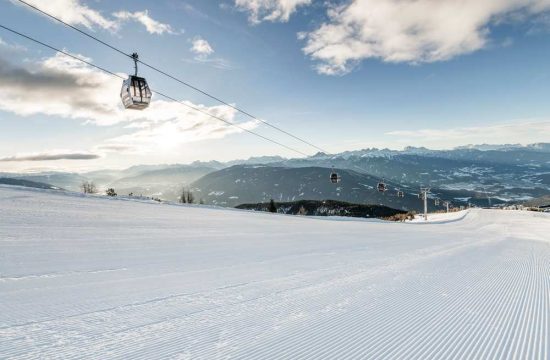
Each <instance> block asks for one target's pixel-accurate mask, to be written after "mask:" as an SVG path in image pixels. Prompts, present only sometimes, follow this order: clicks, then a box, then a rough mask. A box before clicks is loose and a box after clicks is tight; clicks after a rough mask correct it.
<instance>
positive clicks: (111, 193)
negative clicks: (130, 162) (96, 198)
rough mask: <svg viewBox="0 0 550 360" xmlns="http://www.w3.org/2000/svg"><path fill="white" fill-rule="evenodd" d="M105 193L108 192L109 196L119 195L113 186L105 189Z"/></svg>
mask: <svg viewBox="0 0 550 360" xmlns="http://www.w3.org/2000/svg"><path fill="white" fill-rule="evenodd" d="M105 194H107V196H116V195H117V193H116V192H115V189H113V188H109V189H107V191H105Z"/></svg>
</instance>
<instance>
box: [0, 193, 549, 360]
mask: <svg viewBox="0 0 550 360" xmlns="http://www.w3.org/2000/svg"><path fill="white" fill-rule="evenodd" d="M437 220H438V221H436V222H433V223H408V224H404V223H386V222H382V221H363V220H359V219H357V220H351V219H346V221H339V220H338V219H312V218H305V217H293V216H284V215H273V214H263V213H251V212H245V211H237V210H223V209H213V208H201V207H185V206H175V205H166V204H153V203H150V204H149V203H142V202H133V201H123V200H120V199H106V198H93V197H88V198H86V197H81V196H76V195H70V194H63V193H59V194H56V193H55V192H53V191H48V190H30V189H22V188H15V187H8V186H5V187H0V246H1V248H0V308H1V309H2V311H1V312H0V358H2V359H9V358H21V359H23V358H24V359H29V358H62V359H67V358H97V359H118V358H124V359H155V358H163V359H187V358H190V359H217V358H228V357H231V358H233V359H239V358H254V359H256V358H274V359H283V358H286V359H299V358H308V359H322V358H326V359H344V358H356V359H400V358H407V359H414V358H416V359H430V358H439V359H441V358H465V359H472V358H474V359H502V358H518V359H529V358H531V359H549V358H550V333H549V324H550V315H549V311H550V303H549V301H550V298H549V293H550V236H549V235H548V234H550V217H549V216H548V215H544V214H537V213H530V212H519V211H491V210H470V211H469V212H467V213H465V214H464V216H457V215H453V218H449V219H447V220H448V221H445V218H444V216H443V218H441V216H440V218H438V219H437Z"/></svg>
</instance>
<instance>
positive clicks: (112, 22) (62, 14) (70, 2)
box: [12, 0, 175, 35]
mask: <svg viewBox="0 0 550 360" xmlns="http://www.w3.org/2000/svg"><path fill="white" fill-rule="evenodd" d="M25 1H26V2H27V3H29V4H31V5H33V6H35V7H37V8H39V9H41V10H43V11H45V12H47V13H49V14H51V15H53V16H55V17H57V18H59V19H61V20H63V21H65V22H66V23H68V24H71V25H82V26H84V27H86V28H88V29H95V28H100V29H104V30H108V31H112V32H115V31H117V30H118V29H119V28H120V26H121V25H122V23H124V22H127V21H130V20H132V21H135V22H137V23H139V24H141V25H143V26H144V27H145V29H146V30H147V32H149V33H150V34H157V35H162V34H165V33H167V34H174V33H175V32H174V31H173V29H172V27H171V26H170V25H168V24H164V23H162V22H160V21H157V20H155V19H153V18H152V17H151V16H150V15H149V11H148V10H144V11H136V12H129V11H126V10H122V11H118V12H115V13H114V14H112V16H113V18H108V17H106V16H105V15H103V14H102V13H100V12H99V11H97V10H94V9H92V8H90V7H89V6H87V5H85V4H83V3H82V2H81V1H80V0H48V1H43V0H25ZM12 2H13V3H15V4H17V5H21V6H24V7H25V8H26V9H30V8H29V7H27V6H26V5H24V4H21V3H19V2H18V1H16V0H12Z"/></svg>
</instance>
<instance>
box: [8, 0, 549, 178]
mask: <svg viewBox="0 0 550 360" xmlns="http://www.w3.org/2000/svg"><path fill="white" fill-rule="evenodd" d="M26 1H27V2H28V3H30V4H33V5H35V6H37V7H39V8H40V9H42V10H43V11H45V12H47V13H50V14H52V15H54V16H56V17H59V18H61V19H63V20H64V21H65V22H67V23H69V24H71V25H73V26H75V27H77V28H79V29H82V30H84V31H86V32H88V33H90V34H93V35H94V36H96V37H98V38H99V39H101V40H103V41H105V42H107V43H109V44H112V45H113V46H115V47H116V48H119V49H121V50H122V51H123V52H125V53H127V54H131V53H133V52H137V53H139V56H140V59H141V60H142V61H144V62H146V63H148V64H151V65H154V66H155V67H157V68H159V69H162V70H163V71H165V72H166V73H169V74H170V75H172V76H175V77H177V78H179V79H181V80H183V81H185V82H187V83H189V84H192V85H193V86H195V87H197V88H200V89H201V90H203V91H205V92H208V93H209V94H212V95H214V96H216V97H217V98H219V99H222V100H223V101H225V102H226V103H229V104H231V105H233V106H235V107H238V108H239V109H242V110H245V111H246V112H247V113H249V114H252V115H254V117H255V118H251V117H248V116H246V115H244V114H242V113H239V112H238V111H236V110H235V109H234V108H232V107H229V106H227V105H224V104H222V103H219V102H216V101H215V100H213V99H211V98H208V97H206V96H205V95H203V94H201V93H200V92H197V91H195V90H193V89H190V88H188V87H185V86H183V85H182V84H180V83H178V82H176V81H173V80H171V79H169V78H167V77H165V76H163V75H162V74H159V73H156V72H154V71H153V70H151V69H149V68H146V67H144V66H140V67H139V74H140V76H144V77H145V78H146V79H147V81H148V83H149V85H150V86H151V88H152V89H153V90H158V91H160V92H162V93H164V94H167V95H169V96H170V97H172V98H174V99H177V100H178V101H179V102H174V101H171V100H167V99H165V98H163V97H162V96H159V95H158V94H154V95H153V100H152V103H151V105H150V107H149V108H148V109H146V110H143V111H136V110H125V109H124V108H123V106H122V104H121V101H120V95H119V94H120V88H121V85H122V80H121V79H120V78H118V77H116V76H112V75H109V74H106V73H103V72H101V71H100V70H98V69H96V68H93V67H91V66H89V65H86V64H84V63H82V62H80V61H78V60H75V59H73V58H70V57H67V56H65V55H63V54H61V53H57V52H56V51H53V50H51V49H48V48H46V47H43V46H41V45H38V44H36V43H33V42H31V41H29V40H28V39H25V38H22V37H20V36H17V35H14V34H13V33H10V32H9V31H6V30H5V29H2V28H0V130H1V131H0V171H41V170H63V171H86V170H94V169H105V168H125V167H129V166H132V165H136V164H158V163H161V164H167V163H190V162H193V161H197V160H200V161H208V160H219V161H227V160H232V159H246V158H249V157H251V156H262V155H281V156H284V157H300V156H303V155H302V154H314V153H316V152H317V151H319V150H318V149H317V148H314V147H312V146H309V145H307V144H305V143H302V142H300V141H297V140H296V139H295V138H292V137H289V136H287V135H285V134H283V133H281V132H278V131H276V130H275V129H273V128H271V127H269V126H266V125H265V124H264V123H263V122H262V121H266V122H269V123H270V124H273V125H275V126H277V127H280V128H282V129H284V130H285V131H287V132H290V133H292V134H294V135H295V136H298V137H300V138H302V139H304V140H306V141H308V142H309V143H311V144H314V145H316V146H317V147H318V148H321V149H323V150H325V151H326V152H328V153H337V152H341V151H345V150H356V149H362V148H372V147H377V148H391V149H402V148H404V147H405V146H426V147H429V148H434V149H449V148H453V147H456V146H460V145H466V144H481V143H489V144H503V143H521V144H528V143H536V142H550V101H548V99H549V96H550V61H548V59H549V58H550V0H485V1H479V0H462V1H456V0H414V1H413V0H410V1H409V0H329V1H315V0H222V1H210V0H185V1H184V0H157V1H141V0H133V1H130V0H119V1H106V0H48V1H47V2H46V1H39V0H26ZM0 25H3V26H6V27H9V28H11V29H13V30H16V31H19V32H22V33H24V34H25V35H27V36H30V37H32V38H35V39H37V40H40V41H42V42H44V43H47V44H49V45H51V46H53V47H55V48H58V49H62V50H63V51H65V52H67V53H69V54H72V55H73V56H76V57H77V58H79V59H83V60H85V61H87V62H90V63H93V64H95V65H97V66H100V67H103V68H105V69H107V70H109V71H111V72H114V73H115V74H117V75H118V76H121V77H123V78H125V77H126V76H127V74H129V73H130V74H131V73H133V63H132V61H131V59H129V58H128V57H125V56H123V55H122V54H120V53H117V52H115V51H113V50H112V49H110V48H108V47H106V46H104V45H101V44H100V43H98V42H95V41H93V40H91V39H89V38H87V37H85V36H83V35H82V34H80V33H78V32H77V31H74V30H72V29H70V28H68V27H66V26H64V25H62V24H60V23H58V22H55V21H54V20H52V19H50V18H48V17H46V16H44V15H42V14H39V13H38V12H36V11H35V10H33V9H31V8H30V7H28V6H26V5H24V4H22V3H20V2H19V1H18V0H0ZM180 102H181V103H180ZM182 103H183V104H182ZM197 108H198V109H200V112H198V111H196V110H195V109H197ZM209 114H212V115H214V116H216V117H218V118H220V119H223V120H225V121H227V122H230V123H234V124H236V125H238V127H235V126H229V125H227V124H226V123H224V122H222V121H220V120H219V119H215V118H213V117H211V116H209ZM258 119H261V121H259V120H258ZM247 130H248V131H253V132H255V133H257V134H260V135H261V136H263V137H267V138H269V139H272V140H274V141H276V142H278V143H281V144H284V145H286V146H288V147H290V148H292V149H294V150H297V152H295V151H293V150H289V149H288V148H285V147H283V146H280V145H278V144H274V143H272V142H269V141H267V140H265V139H263V138H260V137H257V136H254V135H252V134H250V133H249V132H248V131H247Z"/></svg>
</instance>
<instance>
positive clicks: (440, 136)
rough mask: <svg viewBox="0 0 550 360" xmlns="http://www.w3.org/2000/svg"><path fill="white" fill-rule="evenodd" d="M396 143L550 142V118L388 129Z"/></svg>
mask: <svg viewBox="0 0 550 360" xmlns="http://www.w3.org/2000/svg"><path fill="white" fill-rule="evenodd" d="M386 135H389V136H391V137H393V141H392V142H393V143H394V144H395V143H396V142H397V143H400V144H404V145H413V144H414V145H416V146H420V145H421V146H426V147H431V148H452V147H455V146H461V145H465V144H482V143H487V141H488V139H490V142H491V143H493V144H511V143H514V144H515V143H521V144H524V145H525V144H530V143H536V142H550V120H531V121H516V122H510V123H505V124H499V125H487V126H473V127H457V128H451V129H419V130H400V131H391V132H388V133H386Z"/></svg>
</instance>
